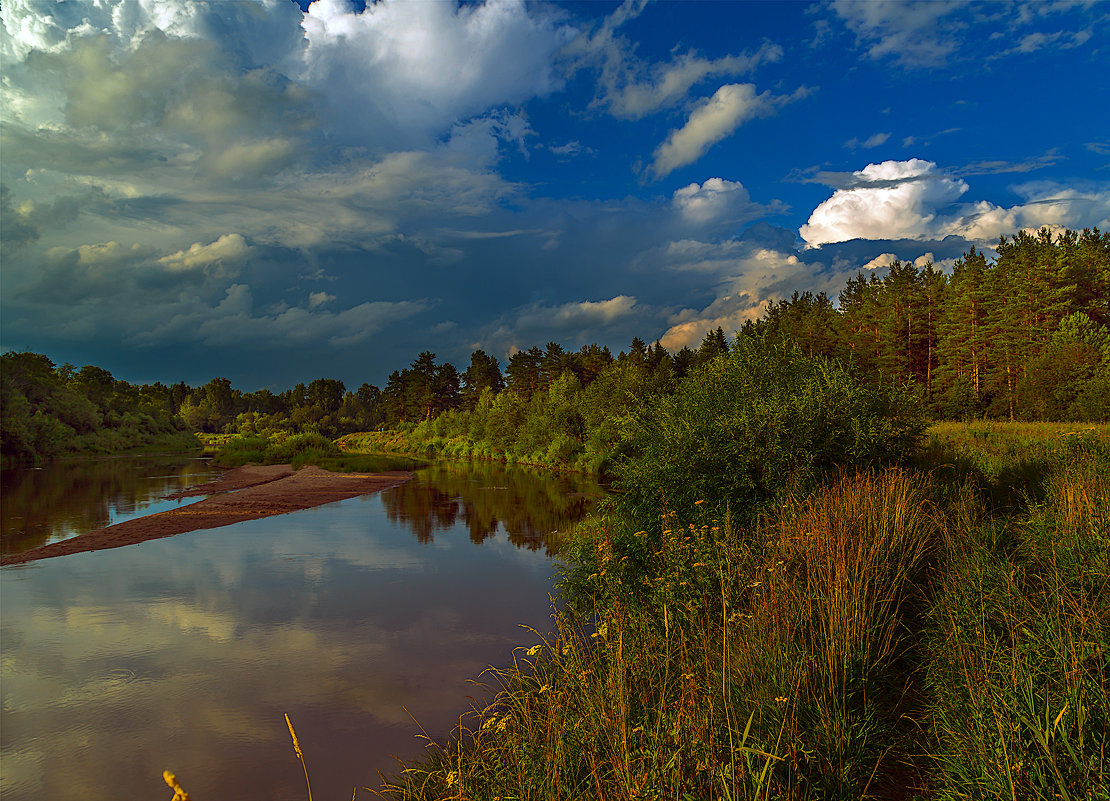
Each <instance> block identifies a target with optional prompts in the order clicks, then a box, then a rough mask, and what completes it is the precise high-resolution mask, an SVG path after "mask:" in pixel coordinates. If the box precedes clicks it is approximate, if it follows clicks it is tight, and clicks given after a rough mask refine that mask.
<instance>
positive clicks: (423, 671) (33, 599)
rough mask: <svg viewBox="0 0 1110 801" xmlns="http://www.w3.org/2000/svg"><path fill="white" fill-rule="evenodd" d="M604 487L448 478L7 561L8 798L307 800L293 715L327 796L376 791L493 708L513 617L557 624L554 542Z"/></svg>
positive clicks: (473, 474)
mask: <svg viewBox="0 0 1110 801" xmlns="http://www.w3.org/2000/svg"><path fill="white" fill-rule="evenodd" d="M149 469H150V466H149V465H148V466H147V467H145V468H144V467H142V466H139V467H137V468H136V470H137V471H139V472H143V471H144V470H147V471H149ZM183 469H184V470H186V471H187V470H188V469H189V468H188V466H187V465H186V466H183ZM159 474H160V475H168V474H169V473H165V472H162V473H159ZM148 478H150V476H148ZM152 480H154V479H152ZM157 480H162V479H157ZM181 480H191V479H188V478H181ZM171 483H172V482H171ZM5 486H7V485H5ZM598 493H599V490H598V488H597V487H596V485H592V484H589V483H584V482H583V481H581V480H572V479H568V478H565V477H552V476H545V475H542V474H530V473H525V472H521V471H506V470H504V469H500V468H494V467H482V468H463V467H442V466H440V467H434V468H431V469H428V470H425V471H421V473H420V474H418V478H417V479H415V480H414V481H413V482H410V483H408V484H405V485H402V486H400V487H397V488H395V489H392V490H387V491H386V492H384V493H382V494H380V495H373V496H364V497H362V498H354V499H351V500H347V501H341V502H339V503H335V504H330V505H327V506H322V507H318V508H316V509H309V510H305V511H302V512H296V513H294V514H290V515H285V516H281V517H272V518H266V519H263V520H254V521H247V522H243V523H238V524H235V525H233V526H228V527H225V528H221V529H212V530H208V531H200V532H193V533H190V534H181V535H178V536H175V537H171V538H167V539H161V540H152V541H150V542H146V543H142V544H139V545H133V546H128V547H125V548H119V549H114V550H107V551H95V552H91V553H84V554H75V555H72V556H65V557H59V558H55V559H47V560H42V561H39V562H34V563H31V564H28V565H23V566H14V567H7V568H3V570H2V571H0V610H2V615H0V640H2V656H0V674H2V695H3V723H2V726H0V761H2V763H3V772H2V779H0V795H2V796H3V798H4V799H5V801H18V800H19V799H41V798H50V799H58V800H59V801H66V800H67V799H74V800H75V801H76V799H82V800H86V799H89V798H158V797H160V796H159V794H160V793H163V794H164V793H165V791H166V788H165V785H164V784H163V783H162V779H161V773H162V771H163V770H164V769H170V770H173V771H174V772H175V773H176V774H177V775H178V777H179V779H180V780H181V782H182V784H183V786H184V787H185V789H186V790H188V791H189V793H190V794H192V795H193V797H195V798H198V799H237V798H242V799H258V798H265V799H297V800H298V801H303V799H304V798H306V797H307V794H306V792H305V788H304V775H303V773H302V772H301V766H300V763H299V762H298V761H297V759H296V757H295V755H294V753H293V750H292V747H291V743H290V740H289V735H288V732H287V730H286V728H285V721H284V717H283V715H284V714H285V713H288V714H289V715H290V717H291V718H292V719H293V722H294V723H295V725H296V727H297V732H298V735H299V737H300V741H301V745H302V747H303V749H304V751H305V756H306V759H307V761H308V767H309V771H310V775H311V777H312V785H313V796H314V797H315V798H318V799H336V798H338V799H343V798H350V797H351V791H352V789H353V788H354V787H356V786H358V787H362V786H370V787H376V786H378V783H379V781H378V772H379V771H385V772H387V773H388V772H390V771H392V770H393V769H394V768H395V767H396V762H395V761H394V760H393V759H392V757H391V755H392V754H396V755H399V756H401V757H404V758H406V759H408V758H411V757H413V756H415V755H418V754H419V753H420V751H421V749H422V747H423V746H422V742H423V741H422V740H420V739H419V738H418V737H417V736H416V735H417V734H419V731H420V730H419V728H418V727H417V725H416V724H415V723H414V719H415V720H416V721H418V722H419V724H420V725H421V726H423V728H424V730H425V731H426V732H427V733H428V734H429V735H430V736H432V737H442V736H443V735H444V734H446V732H448V731H449V730H450V728H451V727H452V726H453V725H454V724H456V723H457V722H458V719H459V716H460V715H461V714H462V713H464V712H465V711H467V709H468V708H469V707H470V706H471V705H472V704H473V703H480V702H481V701H482V700H484V699H485V697H486V691H485V690H484V689H483V688H482V687H480V686H478V685H476V684H474V680H475V679H477V678H479V676H480V674H481V673H482V671H483V670H484V669H485V668H486V667H487V666H488V665H491V664H493V665H504V664H506V663H507V662H508V661H509V660H510V659H511V656H512V651H513V649H514V647H517V646H527V645H530V644H532V643H533V642H535V635H534V634H531V633H530V632H528V631H527V630H526V629H523V628H521V626H522V625H526V626H532V627H535V628H537V629H540V630H541V631H542V630H545V629H546V627H547V626H548V624H549V612H550V603H549V593H550V592H551V589H552V582H553V576H554V570H555V564H554V562H553V561H552V558H551V553H550V546H549V540H548V539H547V537H546V535H547V534H548V533H550V532H551V531H555V530H559V529H562V528H565V527H566V526H568V525H571V524H572V522H573V520H574V519H576V518H577V517H579V516H581V514H582V513H583V512H584V511H585V510H586V509H587V508H588V506H589V504H590V502H591V499H592V498H595V497H597V495H598ZM93 505H94V506H95V504H93ZM9 513H11V514H12V515H14V514H15V513H14V512H13V510H12V509H11V508H9V500H8V497H7V495H5V520H7V519H8V515H9ZM65 514H70V513H69V512H65ZM89 519H90V525H91V524H92V523H94V522H95V523H97V524H98V525H102V523H100V522H99V521H100V518H98V517H97V516H96V515H95V514H92V515H89ZM94 527H95V526H94ZM468 696H469V697H468Z"/></svg>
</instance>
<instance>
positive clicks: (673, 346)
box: [659, 293, 769, 351]
mask: <svg viewBox="0 0 1110 801" xmlns="http://www.w3.org/2000/svg"><path fill="white" fill-rule="evenodd" d="M768 305H769V303H768V301H765V300H764V301H757V300H755V299H754V298H752V296H751V295H748V294H746V293H741V294H738V295H725V296H723V297H720V298H717V299H715V300H714V301H713V302H712V303H710V304H709V305H708V306H706V307H705V308H704V309H700V310H694V309H684V310H683V311H682V312H680V313H679V314H677V315H675V317H674V319H675V320H677V322H674V323H673V324H672V325H671V326H670V327H669V328H667V330H666V332H665V333H664V334H663V336H662V337H660V338H659V341H660V342H661V343H662V345H663V347H665V348H667V349H668V350H670V351H676V350H681V349H682V348H684V347H691V348H696V347H697V346H698V345H699V344H700V343H701V341H702V340H703V339H704V338H705V334H706V332H708V331H715V330H717V329H718V328H722V329H724V332H725V336H726V337H727V338H729V339H731V338H732V336H733V335H734V334H735V333H736V332H737V331H738V330H739V329H740V328H742V327H743V325H744V323H745V322H747V321H748V320H758V319H759V318H760V317H762V316H763V315H764V314H765V313H766V311H767V307H768Z"/></svg>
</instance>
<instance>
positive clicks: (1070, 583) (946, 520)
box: [381, 427, 1110, 801]
mask: <svg viewBox="0 0 1110 801" xmlns="http://www.w3.org/2000/svg"><path fill="white" fill-rule="evenodd" d="M1040 433H1041V436H1040V439H1036V437H1037V432H1036V431H1035V430H1030V431H1024V430H1018V429H1017V428H1013V429H1007V428H1006V427H993V428H992V429H991V430H990V431H989V432H988V434H989V435H990V436H989V438H988V437H979V435H978V434H975V433H968V432H966V431H963V432H961V431H960V430H957V429H955V428H953V429H951V430H949V431H948V432H947V433H946V432H944V431H942V432H940V434H939V436H938V434H937V433H936V432H933V437H934V440H933V443H934V447H933V451H932V453H931V454H927V455H926V457H925V458H924V459H923V460H922V467H920V468H918V469H915V470H909V469H889V470H883V471H874V470H863V471H858V472H844V473H841V474H840V475H837V476H834V477H832V478H831V479H829V480H828V481H826V482H825V483H824V484H823V485H821V486H820V487H818V488H817V489H816V490H815V491H813V492H812V493H810V494H808V495H806V496H796V497H779V498H778V499H777V501H776V502H775V505H774V506H764V507H762V508H763V511H762V513H761V516H760V517H759V518H758V519H757V520H755V521H754V522H753V521H751V520H750V519H749V520H746V521H745V522H744V523H743V524H742V525H740V524H737V523H734V522H733V521H732V519H731V518H730V517H729V516H728V515H727V514H725V515H724V516H723V517H714V516H713V515H712V513H711V512H710V511H708V507H709V504H696V503H695V504H693V506H692V507H691V508H687V509H685V510H683V512H682V514H678V513H676V512H666V513H664V514H663V515H662V516H661V517H660V518H658V519H657V520H656V521H654V523H653V524H652V525H649V526H645V525H643V523H644V521H643V520H639V521H638V522H639V523H640V525H639V526H636V525H634V524H633V522H632V521H630V520H628V519H627V518H625V517H620V516H615V515H613V516H609V517H604V518H598V519H595V520H594V521H593V522H591V523H589V524H587V525H585V526H584V527H582V528H581V529H580V530H579V531H578V532H577V534H576V536H575V537H574V538H573V541H572V547H571V549H570V565H571V566H570V568H569V569H568V571H567V573H566V575H565V577H564V582H563V585H562V592H563V595H564V600H565V601H566V603H565V604H564V605H563V606H562V608H561V611H559V612H557V613H556V615H555V618H554V620H555V625H554V631H553V634H552V635H551V636H550V637H548V638H547V639H546V640H545V641H544V642H543V644H542V645H541V646H539V647H537V648H534V649H532V650H530V651H528V652H526V653H525V652H521V653H520V654H518V658H517V661H516V662H515V663H514V664H513V665H512V666H510V667H508V668H505V669H502V670H496V671H491V672H490V674H489V678H490V680H491V681H492V682H493V683H494V684H495V686H496V687H497V688H498V689H499V692H498V694H497V696H496V698H495V700H494V702H493V703H492V704H491V705H490V706H489V707H487V708H485V709H482V710H477V711H476V712H475V713H474V715H473V716H472V717H470V718H468V719H466V720H465V721H464V722H463V725H461V726H460V728H459V730H458V731H457V732H456V733H455V736H453V737H451V738H450V739H448V740H447V741H445V742H442V743H431V744H430V747H429V751H428V753H427V754H426V756H425V758H424V759H423V760H422V761H421V762H419V763H414V764H410V765H408V766H406V767H405V768H404V769H403V771H402V772H401V773H400V775H399V776H397V777H395V778H394V779H393V780H392V781H391V782H389V783H387V784H386V785H384V786H383V788H382V791H381V792H382V793H383V794H385V795H387V796H390V797H394V798H399V799H429V798H457V799H475V800H477V799H490V801H492V800H493V799H498V798H501V799H505V798H521V799H524V798H534V799H548V798H575V799H577V798H596V799H639V798H668V799H671V798H674V799H687V798H697V799H733V798H768V799H769V798H790V799H809V798H813V799H817V798H824V799H859V798H920V799H929V798H942V799H956V798H960V799H965V798H991V799H994V798H1006V799H1013V801H1017V799H1033V798H1062V799H1063V798H1100V799H1106V798H1110V795H1108V791H1107V787H1110V763H1108V761H1107V746H1108V745H1110V743H1108V742H1107V738H1108V735H1107V732H1108V731H1110V713H1108V709H1110V703H1108V698H1110V645H1108V639H1107V625H1108V623H1110V603H1108V600H1107V598H1108V594H1107V581H1108V578H1107V577H1108V575H1110V556H1108V554H1110V478H1108V476H1110V459H1108V458H1107V450H1106V448H1105V447H1104V446H1103V444H1102V443H1103V441H1104V440H1103V437H1102V431H1101V430H1100V429H1095V430H1094V431H1093V432H1083V431H1081V432H1079V433H1078V434H1074V433H1068V432H1067V431H1064V430H1057V429H1053V428H1051V427H1046V428H1044V429H1042V430H1041V432H1040ZM1022 437H1028V438H1030V442H1029V443H1027V445H1028V447H1021V448H1015V447H1013V443H1014V442H1015V441H1017V440H1018V439H1020V438H1022ZM945 438H947V441H948V443H949V444H948V445H947V446H945V447H944V448H941V447H939V446H938V442H943V441H944V440H945ZM975 438H978V439H982V440H983V444H976V439H975ZM960 439H962V444H955V443H956V442H957V440H960ZM1030 454H1031V455H1032V457H1033V458H1030V459H1029V460H1028V461H1027V462H1026V463H1025V466H1024V467H1021V468H1020V469H1015V468H1016V466H1017V465H1018V464H1019V463H1022V460H1024V459H1026V457H1029V456H1030ZM1007 460H1008V462H1007ZM1030 465H1032V466H1030ZM953 467H957V468H958V469H953ZM996 468H997V469H996ZM1007 481H1013V482H1015V483H1014V484H1010V485H1007V484H1006V482H1007ZM1015 484H1016V485H1017V486H1015ZM1015 500H1017V501H1020V502H1014V501H1015ZM680 521H681V522H680Z"/></svg>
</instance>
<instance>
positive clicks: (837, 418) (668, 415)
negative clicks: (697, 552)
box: [613, 338, 925, 519]
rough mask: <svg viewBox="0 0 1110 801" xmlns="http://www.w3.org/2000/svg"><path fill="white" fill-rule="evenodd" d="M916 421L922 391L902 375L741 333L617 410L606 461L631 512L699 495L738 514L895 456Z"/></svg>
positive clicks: (902, 451) (686, 506)
mask: <svg viewBox="0 0 1110 801" xmlns="http://www.w3.org/2000/svg"><path fill="white" fill-rule="evenodd" d="M924 430H925V419H924V415H923V413H922V405H921V403H920V400H919V398H917V397H916V396H915V395H914V394H913V393H912V392H911V391H910V390H909V389H907V388H905V387H903V386H901V385H894V384H880V385H872V384H868V383H864V382H863V381H862V380H860V379H859V378H858V377H856V376H854V375H853V374H852V373H851V372H850V371H849V369H848V368H847V367H845V366H844V365H842V364H840V363H839V362H835V361H826V360H823V359H812V358H808V357H806V356H805V355H804V354H803V353H802V352H801V351H800V350H798V349H797V348H795V347H791V346H786V345H773V344H769V343H764V342H762V341H759V340H755V339H751V338H748V339H740V340H737V342H736V344H735V345H734V346H733V348H732V350H731V351H730V352H729V353H728V354H726V355H723V356H721V357H719V358H717V359H716V360H714V361H712V362H710V363H709V364H707V365H705V366H704V367H702V368H701V369H700V370H698V371H696V372H694V373H693V374H692V375H691V376H689V377H688V378H687V379H686V380H685V381H684V382H682V384H680V385H679V387H678V390H677V391H676V392H674V393H673V394H669V395H660V396H657V397H654V398H651V399H649V400H648V401H647V402H646V403H645V404H644V405H643V406H642V407H641V408H640V409H638V410H637V411H635V412H634V413H633V414H631V415H630V416H629V417H628V418H627V419H626V421H625V423H624V426H623V430H622V437H621V444H620V446H619V448H618V452H617V455H616V457H615V458H614V460H613V461H614V465H613V472H614V473H615V475H616V477H617V481H616V487H617V489H618V491H619V492H620V493H621V494H622V496H623V497H622V507H623V508H625V509H626V510H629V511H630V512H631V513H632V514H633V515H635V516H636V517H637V518H638V519H641V518H651V517H653V516H655V515H657V514H658V512H659V510H660V509H663V508H667V509H672V510H683V511H682V513H683V514H685V510H690V509H693V508H694V504H695V503H697V502H699V501H700V502H706V503H708V504H709V505H710V506H711V507H713V508H714V509H715V510H717V511H719V512H723V510H724V507H725V505H728V506H729V507H730V508H731V510H732V511H733V513H736V514H746V513H747V512H748V511H749V510H752V509H754V508H756V507H757V506H758V505H759V504H761V503H763V502H765V501H767V500H769V499H773V498H774V497H775V496H777V495H780V494H782V493H785V492H790V491H797V490H804V489H806V488H808V487H810V486H812V485H813V484H814V483H815V482H816V481H817V480H818V479H819V478H820V477H821V476H823V475H826V474H828V473H829V472H830V471H831V470H833V469H840V468H844V467H851V466H857V465H869V464H881V463H890V462H897V461H903V460H905V459H906V457H908V456H910V455H911V454H912V453H914V451H915V450H916V449H917V447H918V445H919V443H920V440H921V437H922V434H923V432H924Z"/></svg>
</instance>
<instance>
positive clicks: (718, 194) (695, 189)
mask: <svg viewBox="0 0 1110 801" xmlns="http://www.w3.org/2000/svg"><path fill="white" fill-rule="evenodd" d="M671 203H672V205H673V206H674V207H675V208H676V209H677V210H678V212H679V214H680V215H681V216H682V219H683V220H685V221H687V222H690V223H693V224H695V225H707V224H710V223H724V224H726V225H731V226H737V225H740V224H741V223H744V222H748V221H750V220H753V219H756V218H757V217H761V216H764V215H766V214H769V213H774V212H778V211H782V210H783V205H782V204H781V203H779V202H778V201H774V202H772V203H771V204H770V205H768V206H763V205H760V204H759V203H753V202H752V199H751V196H750V195H749V194H748V190H747V189H745V188H744V185H743V184H742V183H740V182H739V181H728V180H725V179H724V178H707V179H706V180H705V181H704V182H703V183H701V184H700V185H699V184H698V183H697V182H695V183H692V184H689V185H687V186H684V187H681V188H680V189H676V190H675V192H674V195H673V196H672V197H671Z"/></svg>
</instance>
